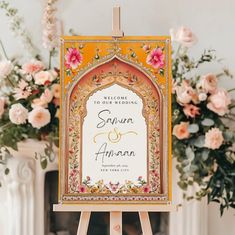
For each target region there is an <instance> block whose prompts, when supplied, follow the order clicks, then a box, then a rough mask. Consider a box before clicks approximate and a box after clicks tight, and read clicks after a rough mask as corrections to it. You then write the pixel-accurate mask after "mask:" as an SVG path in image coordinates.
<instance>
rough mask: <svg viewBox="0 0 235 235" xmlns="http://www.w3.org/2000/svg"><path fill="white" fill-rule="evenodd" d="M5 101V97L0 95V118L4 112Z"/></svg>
mask: <svg viewBox="0 0 235 235" xmlns="http://www.w3.org/2000/svg"><path fill="white" fill-rule="evenodd" d="M5 102H6V99H5V98H4V97H0V118H2V115H3V114H4V111H5V109H4V108H5Z"/></svg>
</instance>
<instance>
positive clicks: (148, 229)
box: [139, 212, 153, 235]
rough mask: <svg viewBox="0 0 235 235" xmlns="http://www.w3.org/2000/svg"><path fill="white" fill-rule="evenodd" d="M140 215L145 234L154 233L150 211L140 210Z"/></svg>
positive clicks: (150, 234)
mask: <svg viewBox="0 0 235 235" xmlns="http://www.w3.org/2000/svg"><path fill="white" fill-rule="evenodd" d="M139 217H140V224H141V228H142V232H143V235H152V234H153V233H152V228H151V224H150V220H149V214H148V212H139Z"/></svg>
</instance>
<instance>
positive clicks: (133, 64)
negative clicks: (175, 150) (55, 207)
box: [59, 37, 171, 203]
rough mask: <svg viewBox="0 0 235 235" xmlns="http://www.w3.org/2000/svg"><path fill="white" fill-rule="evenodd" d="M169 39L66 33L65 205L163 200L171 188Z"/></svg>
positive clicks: (63, 103)
mask: <svg viewBox="0 0 235 235" xmlns="http://www.w3.org/2000/svg"><path fill="white" fill-rule="evenodd" d="M169 56H170V46H169V39H168V38H158V37H147V38H142V37H137V38H136V37H135V38H131V37H125V38H122V39H119V40H114V39H112V38H107V37H98V38H92V37H65V38H63V39H62V47H61V64H62V66H61V75H62V76H61V87H62V89H61V91H62V101H61V124H60V126H61V128H60V130H61V131H60V190H59V191H60V192H59V195H60V198H59V200H60V201H61V202H66V203H68V202H72V203H87V202H90V201H92V202H95V203H99V202H102V203H104V202H107V203H110V202H119V203H120V202H121V203H131V202H135V203H136V202H141V203H143V202H147V203H149V202H161V203H167V202H169V201H170V200H171V190H170V187H171V185H170V175H171V172H170V171H171V169H170V166H171V165H170V154H171V151H170V145H169V144H168V143H170V138H171V135H170V129H171V128H170V105H169V104H170V94H171V93H170V76H169V74H170V73H169V71H170V64H169Z"/></svg>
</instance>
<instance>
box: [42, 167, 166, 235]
mask: <svg viewBox="0 0 235 235" xmlns="http://www.w3.org/2000/svg"><path fill="white" fill-rule="evenodd" d="M56 203H58V171H51V172H48V173H47V174H46V178H45V235H76V234H77V227H78V222H79V218H80V213H79V212H53V204H56ZM149 215H150V221H151V226H152V230H153V234H154V235H168V234H169V232H168V220H169V218H168V213H163V212H158V213H157V212H156V213H149ZM87 234H88V235H109V213H108V212H107V213H106V212H96V213H92V214H91V219H90V223H89V229H88V233H87ZM141 234H142V231H141V226H140V221H139V215H138V213H137V212H125V213H123V235H141Z"/></svg>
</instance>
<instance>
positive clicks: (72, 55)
mask: <svg viewBox="0 0 235 235" xmlns="http://www.w3.org/2000/svg"><path fill="white" fill-rule="evenodd" d="M82 59H83V58H82V55H81V53H80V51H79V50H78V49H76V48H69V49H68V51H67V53H66V55H65V65H66V67H67V68H72V69H76V68H77V67H78V66H79V65H80V64H81V63H82Z"/></svg>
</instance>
